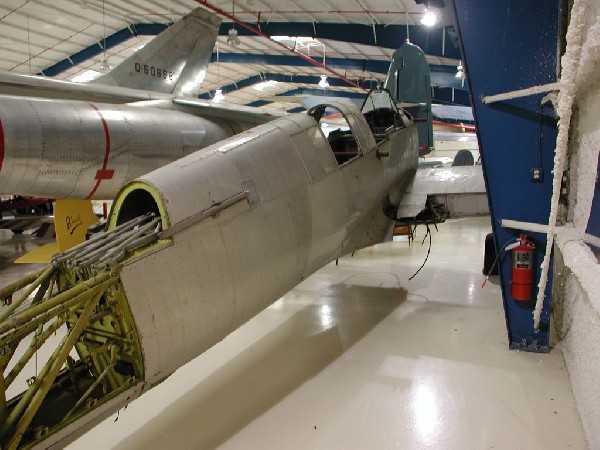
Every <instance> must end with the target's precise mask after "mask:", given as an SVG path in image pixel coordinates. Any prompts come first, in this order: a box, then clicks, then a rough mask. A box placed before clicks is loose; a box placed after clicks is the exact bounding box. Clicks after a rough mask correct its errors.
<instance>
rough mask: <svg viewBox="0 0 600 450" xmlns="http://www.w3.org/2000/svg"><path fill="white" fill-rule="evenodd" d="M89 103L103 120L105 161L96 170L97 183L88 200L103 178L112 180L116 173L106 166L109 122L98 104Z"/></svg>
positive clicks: (108, 151) (87, 198) (108, 145)
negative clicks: (97, 106)
mask: <svg viewBox="0 0 600 450" xmlns="http://www.w3.org/2000/svg"><path fill="white" fill-rule="evenodd" d="M88 105H90V106H91V107H92V108H94V110H95V111H96V112H97V113H98V116H99V117H100V121H101V122H102V128H103V129H104V141H105V145H104V161H103V163H102V168H101V169H100V170H98V171H97V172H96V176H95V177H94V178H95V179H96V185H95V186H94V188H93V189H92V192H90V193H89V195H88V196H87V197H86V198H85V199H86V200H89V199H90V198H92V196H93V195H94V194H95V193H96V191H97V190H98V186H100V182H101V181H102V180H110V179H111V178H112V177H113V175H114V174H115V171H114V170H111V169H107V168H106V166H107V165H108V157H109V156H110V134H109V133H108V124H107V123H106V120H105V119H104V116H103V115H102V113H101V112H100V110H99V109H98V108H96V106H94V105H93V104H91V103H88Z"/></svg>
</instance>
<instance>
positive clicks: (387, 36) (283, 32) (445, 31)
mask: <svg viewBox="0 0 600 450" xmlns="http://www.w3.org/2000/svg"><path fill="white" fill-rule="evenodd" d="M251 25H252V26H254V27H259V28H260V30H261V31H262V32H263V33H265V34H267V35H269V36H308V37H313V38H316V39H331V40H336V41H342V42H351V43H356V44H365V45H376V46H378V47H385V48H390V49H394V50H395V49H397V48H398V47H400V46H401V45H402V43H403V42H404V41H405V40H406V38H407V37H409V38H410V41H411V42H412V43H413V44H415V45H418V46H419V47H421V49H422V50H423V51H424V52H425V54H427V55H433V56H442V57H446V58H454V59H461V58H462V57H461V53H460V49H459V47H458V42H457V40H456V34H455V33H454V28H453V27H446V28H444V27H424V26H421V25H410V26H409V27H408V36H407V28H406V25H374V26H373V25H359V24H347V23H313V22H259V23H258V24H256V23H253V24H251ZM231 27H232V24H231V22H225V23H222V24H221V27H220V28H219V34H220V35H222V36H226V35H227V34H228V33H229V30H230V29H231ZM235 28H236V30H237V32H238V35H239V36H256V35H255V34H254V33H253V32H251V31H250V30H248V29H246V28H244V27H242V26H239V25H235Z"/></svg>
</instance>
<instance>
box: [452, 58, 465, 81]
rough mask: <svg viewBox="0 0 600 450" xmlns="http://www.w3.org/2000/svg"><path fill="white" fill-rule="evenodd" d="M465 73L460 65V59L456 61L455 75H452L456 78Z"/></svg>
mask: <svg viewBox="0 0 600 450" xmlns="http://www.w3.org/2000/svg"><path fill="white" fill-rule="evenodd" d="M464 75H465V73H464V71H463V66H462V61H461V62H459V63H458V66H456V75H454V76H455V77H456V78H462V77H463V76H464Z"/></svg>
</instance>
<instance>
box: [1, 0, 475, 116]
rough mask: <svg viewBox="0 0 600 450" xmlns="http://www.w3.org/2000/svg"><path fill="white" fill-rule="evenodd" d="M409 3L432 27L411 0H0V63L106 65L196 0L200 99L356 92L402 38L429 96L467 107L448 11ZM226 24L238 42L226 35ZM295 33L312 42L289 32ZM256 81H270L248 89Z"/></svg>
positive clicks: (266, 99) (10, 66)
mask: <svg viewBox="0 0 600 450" xmlns="http://www.w3.org/2000/svg"><path fill="white" fill-rule="evenodd" d="M417 1H419V3H431V8H430V9H431V10H432V11H433V12H434V13H435V14H436V15H437V19H438V21H437V23H436V25H434V26H432V27H427V26H424V25H422V24H421V19H422V18H423V16H424V14H425V13H426V12H427V9H426V7H425V6H424V5H423V4H417V3H416V1H415V0H352V1H348V0H325V1H322V0H319V1H317V0H302V1H299V0H297V1H286V0H234V1H231V0H209V1H201V0H171V1H168V0H167V1H158V0H134V1H120V0H3V1H2V3H1V4H0V70H5V71H10V72H15V73H25V74H43V75H46V76H52V77H56V78H58V79H66V80H72V79H74V78H75V79H77V78H76V77H81V76H82V75H87V74H88V73H89V72H88V71H90V70H93V71H99V70H100V68H101V66H102V64H103V62H104V61H105V60H106V62H107V63H108V64H109V65H110V66H113V67H114V66H115V65H117V64H118V63H119V62H121V61H122V60H123V59H124V58H126V57H127V56H129V55H130V54H131V53H132V52H134V51H135V50H136V49H138V48H140V47H141V46H143V45H144V44H145V43H147V42H148V41H149V40H150V39H152V38H153V37H154V36H156V35H157V34H158V33H160V31H162V30H163V29H164V28H166V26H168V25H169V24H171V23H173V22H174V21H177V20H178V19H179V18H181V17H182V16H183V15H185V14H186V13H188V12H189V11H191V10H192V9H194V8H196V7H198V6H201V7H204V8H205V9H209V10H212V11H213V12H215V14H218V15H220V16H221V17H222V19H223V23H222V25H221V27H220V29H219V37H218V40H217V45H216V46H215V50H214V53H213V61H212V64H210V66H209V70H208V73H207V76H206V78H205V80H204V83H203V88H204V93H203V94H202V95H201V97H204V98H210V97H212V96H213V95H214V92H215V90H216V89H218V88H221V89H222V90H223V93H224V95H225V99H226V101H228V102H231V103H235V104H242V105H251V106H264V107H266V108H273V109H279V110H288V111H291V110H295V109H297V108H298V105H297V104H296V103H290V102H279V101H278V102H273V101H272V100H273V98H272V97H274V96H284V97H289V96H292V95H298V94H311V95H315V94H316V95H330V96H346V97H358V96H361V95H363V93H364V89H369V88H370V87H372V86H374V85H375V84H376V83H377V82H383V81H384V79H385V74H386V71H387V67H388V64H389V61H390V57H391V55H392V53H393V52H394V50H395V49H396V48H397V47H399V46H400V45H401V44H402V42H404V40H405V39H406V38H407V37H408V38H409V39H410V40H411V42H413V43H415V44H417V45H419V46H421V47H422V48H423V50H424V51H425V53H426V54H427V55H428V60H429V63H430V67H431V71H432V76H431V79H432V84H433V85H434V88H433V94H434V100H437V101H438V102H442V103H458V104H469V99H468V95H467V92H466V88H465V82H464V79H461V78H457V77H456V76H455V75H456V73H457V66H458V65H459V64H460V50H459V48H458V46H457V43H456V38H455V36H456V35H455V33H454V28H453V26H452V23H451V20H450V19H449V17H450V14H449V12H448V11H447V9H448V8H443V7H442V8H435V7H433V5H434V4H436V5H438V6H441V5H442V2H441V1H435V2H434V1H431V2H429V1H425V2H424V1H423V0H417ZM241 22H244V23H245V24H246V26H243V25H242V24H241ZM232 28H233V29H235V30H236V32H237V34H238V39H239V44H237V45H232V44H231V42H228V37H229V33H230V30H231V29H232ZM255 29H256V30H259V31H260V33H261V34H257V33H256V30H255ZM298 36H300V37H310V38H313V39H312V40H302V39H301V40H298V39H291V37H298ZM269 37H271V39H269ZM281 44H283V45H281ZM284 46H288V47H295V48H296V49H297V50H299V51H300V52H302V53H304V54H305V55H307V56H310V57H311V58H313V59H315V60H316V61H317V62H318V63H320V64H321V66H319V65H312V64H311V63H310V62H308V61H307V60H306V59H303V58H301V57H299V56H297V55H295V54H293V53H292V52H291V51H289V50H287V49H286V48H285V47H284ZM323 64H324V66H325V68H324V67H322V65H323ZM331 71H334V72H335V73H336V74H337V75H338V76H336V75H334V74H332V72H331ZM322 75H326V76H327V77H328V78H327V82H328V83H329V86H328V87H327V88H325V89H323V88H321V87H320V86H319V85H318V82H319V81H321V76H322ZM261 81H271V85H269V86H266V87H263V88H262V89H256V87H257V85H258V83H260V82H261ZM275 81H276V82H277V83H274V82H275Z"/></svg>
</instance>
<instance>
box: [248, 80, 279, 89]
mask: <svg viewBox="0 0 600 450" xmlns="http://www.w3.org/2000/svg"><path fill="white" fill-rule="evenodd" d="M277 83H278V81H277V80H266V81H261V82H260V83H258V84H255V85H254V86H252V87H253V88H254V89H256V90H257V91H262V90H264V89H266V88H269V87H272V86H275V85H276V84H277Z"/></svg>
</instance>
